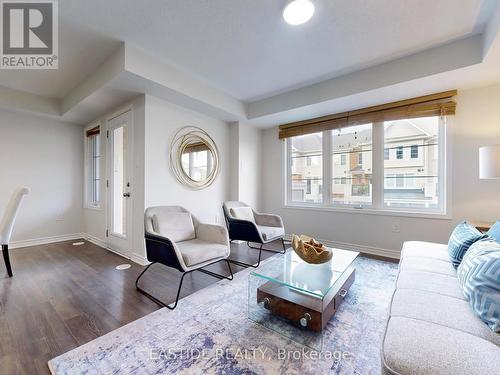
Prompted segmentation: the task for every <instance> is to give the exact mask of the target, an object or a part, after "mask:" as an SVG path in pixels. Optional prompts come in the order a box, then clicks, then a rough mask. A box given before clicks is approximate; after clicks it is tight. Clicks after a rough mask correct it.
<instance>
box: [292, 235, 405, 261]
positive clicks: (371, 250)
mask: <svg viewBox="0 0 500 375" xmlns="http://www.w3.org/2000/svg"><path fill="white" fill-rule="evenodd" d="M285 239H287V240H291V239H292V236H291V235H288V234H287V235H285ZM317 240H318V241H319V242H321V243H323V244H325V245H326V246H328V247H335V248H338V249H344V250H352V251H358V252H360V253H365V254H371V255H377V256H381V257H386V258H393V259H399V258H400V257H401V252H400V251H397V250H390V249H382V248H379V247H372V246H365V245H356V244H351V243H346V242H338V241H331V240H323V239H320V238H318V239H317Z"/></svg>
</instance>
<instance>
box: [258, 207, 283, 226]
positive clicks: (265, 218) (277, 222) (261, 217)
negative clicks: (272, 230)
mask: <svg viewBox="0 0 500 375" xmlns="http://www.w3.org/2000/svg"><path fill="white" fill-rule="evenodd" d="M253 215H254V217H255V223H257V225H263V226H266V227H278V228H283V220H282V219H281V217H280V216H278V215H271V214H262V213H260V212H256V211H254V212H253Z"/></svg>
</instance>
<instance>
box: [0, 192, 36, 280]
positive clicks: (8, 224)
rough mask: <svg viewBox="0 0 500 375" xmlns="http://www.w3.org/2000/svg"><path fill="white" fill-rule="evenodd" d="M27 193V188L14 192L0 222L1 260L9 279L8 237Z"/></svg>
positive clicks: (10, 270) (10, 274) (10, 273)
mask: <svg viewBox="0 0 500 375" xmlns="http://www.w3.org/2000/svg"><path fill="white" fill-rule="evenodd" d="M29 192H30V189H29V188H27V187H18V188H17V189H16V190H15V191H14V193H13V194H12V196H11V198H10V201H9V203H8V205H7V209H6V210H5V213H4V215H3V218H2V221H1V222H0V245H2V253H3V260H4V262H5V268H7V275H9V277H12V267H11V265H10V258H9V242H10V237H11V235H12V230H13V229H14V223H15V221H16V216H17V213H18V212H19V207H21V202H22V200H23V198H24V196H25V195H27V194H29Z"/></svg>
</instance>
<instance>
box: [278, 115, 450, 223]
mask: <svg viewBox="0 0 500 375" xmlns="http://www.w3.org/2000/svg"><path fill="white" fill-rule="evenodd" d="M374 134H376V137H375V136H374ZM373 139H377V140H378V141H377V142H378V143H377V144H373ZM286 144H287V147H288V152H287V155H288V156H287V157H288V165H289V169H288V172H287V173H288V174H287V176H288V177H287V179H288V183H287V189H288V190H287V204H292V205H293V204H295V203H296V204H299V205H302V206H304V205H305V206H307V205H308V204H309V203H312V204H314V205H315V206H321V207H332V208H335V207H355V208H370V209H373V210H382V211H383V210H386V211H387V210H388V211H391V212H392V211H402V212H412V211H413V212H419V213H420V212H430V213H439V214H443V213H445V199H444V198H445V181H444V178H443V176H444V173H443V172H444V168H445V160H444V153H443V150H444V144H445V118H440V117H438V116H435V117H427V118H414V119H404V120H397V121H387V122H377V123H374V124H362V125H355V126H350V127H345V128H342V129H341V130H327V131H323V132H319V133H314V134H308V135H302V136H296V137H290V138H287V141H286ZM374 150H375V151H376V152H377V155H379V156H376V155H375V154H374ZM391 150H394V151H391ZM391 153H395V154H392V157H391ZM394 155H396V156H395V157H394ZM306 157H309V158H310V159H311V164H310V165H307V163H306ZM323 173H325V175H323ZM327 173H328V175H326V174H327ZM374 186H378V189H376V190H375V191H376V192H378V194H375V195H374V194H373V193H374Z"/></svg>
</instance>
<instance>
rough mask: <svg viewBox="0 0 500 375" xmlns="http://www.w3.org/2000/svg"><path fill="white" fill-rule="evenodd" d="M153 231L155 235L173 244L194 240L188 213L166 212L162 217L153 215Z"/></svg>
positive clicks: (193, 231) (191, 222) (194, 236)
mask: <svg viewBox="0 0 500 375" xmlns="http://www.w3.org/2000/svg"><path fill="white" fill-rule="evenodd" d="M153 229H154V231H155V232H156V233H159V234H161V235H162V236H164V237H167V238H169V239H170V240H171V241H173V242H180V241H187V240H192V239H194V238H196V234H195V230H194V224H193V218H192V217H191V214H190V213H189V212H168V213H165V214H163V215H158V214H156V215H153Z"/></svg>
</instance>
